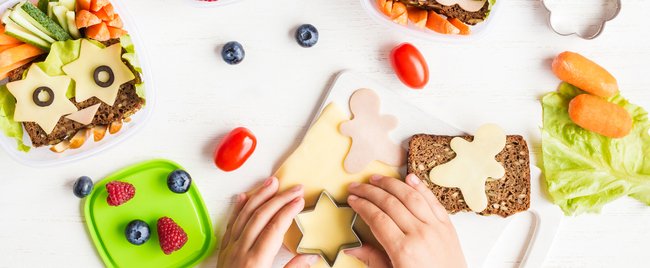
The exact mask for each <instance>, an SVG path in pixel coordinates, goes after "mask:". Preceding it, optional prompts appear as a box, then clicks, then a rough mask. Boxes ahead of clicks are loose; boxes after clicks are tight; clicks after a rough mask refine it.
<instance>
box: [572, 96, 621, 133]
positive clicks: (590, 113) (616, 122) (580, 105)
mask: <svg viewBox="0 0 650 268" xmlns="http://www.w3.org/2000/svg"><path fill="white" fill-rule="evenodd" d="M569 117H571V120H573V122H574V123H576V124H577V125H578V126H581V127H582V128H584V129H586V130H590V131H593V132H596V133H598V134H600V135H603V136H605V137H610V138H622V137H625V136H627V134H629V133H630V131H631V130H632V117H630V113H628V112H627V111H626V110H625V109H623V107H621V106H618V105H616V104H613V103H610V102H607V101H606V100H604V99H603V98H600V97H596V96H593V95H589V94H580V95H578V96H577V97H575V98H574V99H573V100H571V102H569Z"/></svg>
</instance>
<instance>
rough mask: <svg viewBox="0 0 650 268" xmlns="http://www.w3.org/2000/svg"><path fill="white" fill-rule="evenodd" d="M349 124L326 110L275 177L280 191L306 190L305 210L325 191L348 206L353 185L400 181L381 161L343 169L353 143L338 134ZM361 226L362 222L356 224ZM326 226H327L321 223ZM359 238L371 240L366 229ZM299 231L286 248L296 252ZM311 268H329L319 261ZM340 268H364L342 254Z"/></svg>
mask: <svg viewBox="0 0 650 268" xmlns="http://www.w3.org/2000/svg"><path fill="white" fill-rule="evenodd" d="M348 120H350V118H349V117H348V116H347V115H345V114H344V113H343V111H342V110H341V109H340V108H339V107H338V106H336V104H334V103H330V104H329V105H327V107H325V109H323V111H322V112H321V115H320V117H319V118H318V120H316V122H315V123H314V124H313V125H312V126H311V128H310V129H309V131H307V134H306V135H305V137H304V139H303V141H302V143H301V144H300V146H298V148H297V149H296V150H295V151H294V152H293V154H291V155H290V156H289V158H287V160H286V161H285V162H284V163H283V164H282V166H281V167H280V168H279V169H278V171H277V172H276V174H275V176H276V177H278V179H279V180H280V190H281V191H282V190H286V189H288V188H290V187H292V186H294V185H297V184H302V185H304V188H305V206H306V207H313V206H314V205H315V203H316V200H317V199H318V197H319V195H320V193H321V192H322V191H323V190H326V191H327V192H329V193H330V194H331V195H332V197H333V198H334V199H335V200H336V202H337V203H340V204H342V203H346V200H347V196H348V191H347V187H348V185H349V184H350V183H352V182H367V181H368V179H369V178H370V176H372V175H373V174H381V175H384V176H389V177H396V178H397V177H399V170H398V168H397V167H391V166H388V165H386V164H383V163H381V162H379V161H373V162H371V163H370V164H369V165H368V166H366V168H365V169H364V170H363V171H361V172H359V173H355V174H350V173H348V172H346V171H345V169H344V168H343V161H344V159H345V156H346V155H347V153H348V151H349V150H350V146H351V145H352V139H351V138H350V137H346V136H344V135H342V134H341V133H340V132H339V126H340V125H341V123H343V122H345V121H348ZM357 222H361V221H357ZM321 224H322V225H323V226H325V225H327V224H328V223H327V222H323V223H321ZM363 229H364V230H363V231H360V233H359V235H360V236H361V237H362V240H363V241H364V243H365V242H366V241H368V239H369V237H372V236H371V234H370V233H369V229H368V228H363ZM300 237H301V233H300V229H298V227H297V226H296V224H295V223H294V224H293V225H292V226H291V228H290V229H289V231H288V232H287V234H286V235H285V239H284V245H285V246H286V247H287V248H288V249H290V250H291V251H293V252H295V250H296V248H297V246H298V242H299V240H300ZM312 267H329V266H328V265H327V264H326V263H325V262H324V261H320V262H319V263H318V264H317V265H316V266H312ZM334 267H337V268H342V267H345V268H355V267H365V265H364V264H363V263H361V262H360V261H358V260H356V259H355V258H354V257H350V256H346V255H345V254H340V255H339V259H338V260H337V261H336V263H335V264H334Z"/></svg>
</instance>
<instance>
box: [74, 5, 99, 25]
mask: <svg viewBox="0 0 650 268" xmlns="http://www.w3.org/2000/svg"><path fill="white" fill-rule="evenodd" d="M101 22H102V20H101V19H100V18H98V17H97V16H96V15H95V14H93V13H90V11H88V10H79V11H77V18H76V24H77V28H78V29H81V28H86V27H90V26H93V25H97V24H100V23H101Z"/></svg>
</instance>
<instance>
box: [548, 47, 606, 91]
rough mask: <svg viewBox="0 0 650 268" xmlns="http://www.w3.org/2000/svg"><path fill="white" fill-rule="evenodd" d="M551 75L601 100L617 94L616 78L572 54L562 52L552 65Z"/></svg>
mask: <svg viewBox="0 0 650 268" xmlns="http://www.w3.org/2000/svg"><path fill="white" fill-rule="evenodd" d="M552 68H553V73H555V75H557V77H558V78H560V79H561V80H562V81H565V82H568V83H569V84H572V85H574V86H576V87H578V88H580V89H582V90H584V91H587V92H589V93H591V94H594V95H596V96H600V97H603V98H611V97H613V96H614V95H616V94H617V93H618V83H617V82H616V78H614V76H612V75H611V74H610V73H609V72H608V71H607V70H605V69H604V68H603V67H601V66H600V65H598V64H596V63H595V62H593V61H591V60H589V59H587V58H585V57H583V56H582V55H580V54H578V53H574V52H569V51H566V52H562V53H560V54H559V55H558V56H557V57H556V58H555V59H554V60H553V64H552Z"/></svg>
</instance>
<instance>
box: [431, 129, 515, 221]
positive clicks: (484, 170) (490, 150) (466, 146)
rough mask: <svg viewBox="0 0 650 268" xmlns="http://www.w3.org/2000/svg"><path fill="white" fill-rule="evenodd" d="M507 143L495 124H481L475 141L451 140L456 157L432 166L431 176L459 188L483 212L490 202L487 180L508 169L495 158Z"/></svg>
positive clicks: (475, 207) (468, 203)
mask: <svg viewBox="0 0 650 268" xmlns="http://www.w3.org/2000/svg"><path fill="white" fill-rule="evenodd" d="M505 146H506V134H505V133H504V132H503V130H502V129H501V128H500V127H498V126H496V125H492V124H488V125H484V126H482V127H481V128H479V130H478V131H477V132H476V135H475V136H474V141H472V142H469V141H466V140H465V139H463V138H459V137H456V138H454V139H453V140H451V149H452V150H454V152H456V157H455V158H454V159H452V160H451V161H449V162H447V163H445V164H442V165H440V166H437V167H435V168H433V169H432V170H431V172H430V173H429V180H431V182H433V183H435V184H437V185H440V186H442V187H455V188H459V189H460V191H461V193H463V198H464V199H465V203H467V206H468V207H469V208H470V209H471V210H472V211H474V212H481V211H483V210H485V208H487V204H488V198H487V195H486V194H485V181H486V180H487V179H488V178H492V179H501V178H503V176H504V175H505V173H506V171H505V169H504V168H503V166H502V165H501V164H500V163H499V162H497V161H496V159H495V156H496V155H497V154H499V153H500V152H501V151H502V150H503V148H504V147H505Z"/></svg>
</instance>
